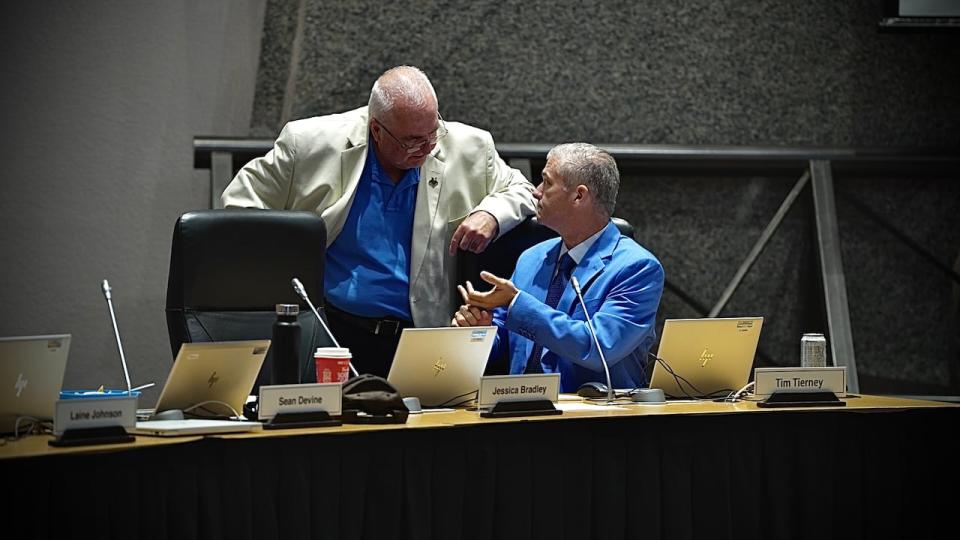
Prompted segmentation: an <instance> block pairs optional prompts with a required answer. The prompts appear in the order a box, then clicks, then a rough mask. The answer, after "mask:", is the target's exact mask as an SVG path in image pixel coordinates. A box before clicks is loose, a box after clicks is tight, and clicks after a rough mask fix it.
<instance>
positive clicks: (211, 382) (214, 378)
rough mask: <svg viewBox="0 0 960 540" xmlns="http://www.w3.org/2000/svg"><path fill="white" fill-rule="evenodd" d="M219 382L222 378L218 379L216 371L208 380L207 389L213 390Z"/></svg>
mask: <svg viewBox="0 0 960 540" xmlns="http://www.w3.org/2000/svg"><path fill="white" fill-rule="evenodd" d="M219 380H220V377H217V372H216V371H214V372H213V373H211V374H210V378H209V379H207V387H208V388H213V385H215V384H217V381H219Z"/></svg>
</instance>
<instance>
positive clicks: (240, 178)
mask: <svg viewBox="0 0 960 540" xmlns="http://www.w3.org/2000/svg"><path fill="white" fill-rule="evenodd" d="M295 165H296V140H295V136H294V133H293V130H292V129H290V126H289V125H287V126H284V128H283V131H281V132H280V136H279V137H278V138H277V141H276V142H275V143H274V145H273V149H271V150H270V151H269V152H267V155H265V156H263V157H259V158H256V159H254V160H252V161H250V162H249V163H247V164H246V165H244V166H243V168H241V169H240V171H239V172H237V175H236V176H235V177H234V178H233V180H232V181H231V182H230V184H228V185H227V188H226V189H225V190H223V195H221V196H220V200H221V202H223V206H224V207H225V208H261V209H274V210H284V209H287V208H289V205H290V192H291V186H292V185H293V173H294V169H295Z"/></svg>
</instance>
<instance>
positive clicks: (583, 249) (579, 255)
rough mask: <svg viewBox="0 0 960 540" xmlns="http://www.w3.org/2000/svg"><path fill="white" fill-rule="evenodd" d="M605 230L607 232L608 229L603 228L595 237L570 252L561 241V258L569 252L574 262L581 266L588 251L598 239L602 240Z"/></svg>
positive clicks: (574, 247)
mask: <svg viewBox="0 0 960 540" xmlns="http://www.w3.org/2000/svg"><path fill="white" fill-rule="evenodd" d="M605 230H607V228H606V227H603V228H601V229H600V230H599V231H597V232H595V233H594V234H593V236H591V237H589V238H587V239H586V240H584V241H583V242H580V243H579V244H577V245H575V246H573V247H572V248H570V249H569V250H567V246H566V245H564V243H563V240H561V241H560V257H563V254H564V253H567V251H569V252H570V258H571V259H573V262H575V263H577V264H580V261H581V260H583V256H584V255H586V254H587V251H589V250H590V248H591V247H592V246H593V244H594V243H595V242H596V241H597V239H598V238H600V235H601V234H603V231H605ZM558 260H559V258H558Z"/></svg>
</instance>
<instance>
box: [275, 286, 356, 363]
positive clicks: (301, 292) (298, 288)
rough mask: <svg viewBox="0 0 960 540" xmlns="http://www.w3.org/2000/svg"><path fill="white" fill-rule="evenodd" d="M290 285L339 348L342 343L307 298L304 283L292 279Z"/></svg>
mask: <svg viewBox="0 0 960 540" xmlns="http://www.w3.org/2000/svg"><path fill="white" fill-rule="evenodd" d="M290 283H291V284H292V285H293V290H294V292H296V293H297V294H298V295H299V296H300V298H303V300H304V301H305V302H306V303H307V305H308V306H310V310H311V311H313V314H314V315H315V316H316V317H317V320H318V321H320V326H322V327H323V329H324V330H325V331H326V332H327V335H328V336H330V339H331V340H332V341H333V344H334V345H336V346H337V348H339V347H340V343H339V342H338V341H337V338H335V337H333V332H331V331H330V328H329V327H328V326H327V323H325V322H323V317H321V316H320V313H319V312H317V308H315V307H314V306H313V302H311V301H310V297H309V296H307V290H306V289H304V288H303V283H300V280H299V279H297V278H293V279H291V280H290ZM349 366H350V371H352V372H353V376H354V377H359V376H360V374H359V373H357V368H355V367H353V362H350V363H349Z"/></svg>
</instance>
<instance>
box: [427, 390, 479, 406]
mask: <svg viewBox="0 0 960 540" xmlns="http://www.w3.org/2000/svg"><path fill="white" fill-rule="evenodd" d="M479 392H480V390H479V389H477V390H470V391H469V392H466V393H463V394H460V395H459V396H453V397H452V398H450V399H448V400H446V401H444V402H443V403H441V404H439V405H437V407H436V408H440V407H456V406H457V405H458V404H463V403H470V402H471V401H473V400H475V399H477V394H478V393H479ZM469 395H473V396H474V397H472V398H470V399H467V400H462V399H461V398H465V397H467V396H469ZM458 399H459V400H461V401H456V400H458ZM453 401H456V403H455V404H454V405H449V403H450V402H453Z"/></svg>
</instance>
